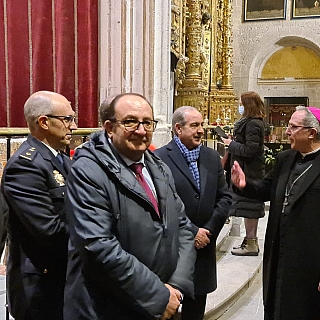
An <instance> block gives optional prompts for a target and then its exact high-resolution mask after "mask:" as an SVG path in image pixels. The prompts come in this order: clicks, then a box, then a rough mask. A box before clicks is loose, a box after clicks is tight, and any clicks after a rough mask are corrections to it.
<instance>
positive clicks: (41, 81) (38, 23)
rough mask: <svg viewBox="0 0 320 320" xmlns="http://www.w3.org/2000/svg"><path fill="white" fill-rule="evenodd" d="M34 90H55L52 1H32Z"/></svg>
mask: <svg viewBox="0 0 320 320" xmlns="http://www.w3.org/2000/svg"><path fill="white" fill-rule="evenodd" d="M31 12H32V13H31V33H30V34H31V40H32V92H35V91H39V90H49V91H54V71H53V61H54V55H53V32H52V4H51V1H38V0H32V1H31Z"/></svg>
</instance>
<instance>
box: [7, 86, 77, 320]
mask: <svg viewBox="0 0 320 320" xmlns="http://www.w3.org/2000/svg"><path fill="white" fill-rule="evenodd" d="M24 114H25V118H26V121H27V123H28V127H29V130H30V135H29V136H28V138H27V140H26V141H25V142H24V143H23V144H22V145H21V146H20V147H19V149H18V150H17V151H16V153H15V154H14V155H13V156H12V157H11V158H10V159H9V161H8V163H7V165H6V167H5V170H4V173H3V178H2V191H3V193H4V196H5V198H6V200H7V202H8V205H9V227H8V239H9V258H8V265H7V292H8V300H9V310H10V313H11V314H12V316H13V317H14V318H15V319H16V320H60V319H61V320H62V319H63V300H64V297H63V292H64V282H65V274H66V262H67V243H68V232H67V229H66V225H65V209H64V193H65V181H66V178H67V173H68V171H69V168H70V165H71V161H70V159H69V158H68V157H67V156H66V155H65V154H64V153H63V152H62V150H63V149H64V148H65V147H66V146H67V145H69V144H70V141H71V133H72V130H74V129H76V128H77V125H76V124H75V113H74V111H73V110H72V108H71V105H70V102H69V101H68V100H67V99H66V98H65V97H64V96H62V95H60V94H58V93H54V92H49V91H39V92H36V93H34V94H33V95H31V96H30V97H29V99H28V100H27V101H26V103H25V106H24Z"/></svg>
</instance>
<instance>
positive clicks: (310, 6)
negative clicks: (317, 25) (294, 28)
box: [292, 0, 320, 18]
mask: <svg viewBox="0 0 320 320" xmlns="http://www.w3.org/2000/svg"><path fill="white" fill-rule="evenodd" d="M319 17H320V0H292V18H319Z"/></svg>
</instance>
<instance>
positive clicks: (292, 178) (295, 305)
mask: <svg viewBox="0 0 320 320" xmlns="http://www.w3.org/2000/svg"><path fill="white" fill-rule="evenodd" d="M319 121H320V109H318V108H314V107H303V106H298V107H297V108H296V111H295V112H294V113H293V114H292V116H291V118H290V120H289V125H288V128H287V131H286V133H287V135H288V138H289V142H290V144H291V150H286V151H283V152H281V153H280V154H279V155H278V157H277V160H276V164H275V167H274V168H273V170H272V171H271V172H269V173H268V174H267V175H266V176H265V178H264V179H263V180H262V181H253V180H251V179H248V178H246V177H245V175H244V173H243V171H242V169H241V168H240V166H239V164H238V163H235V164H234V166H233V168H232V181H233V183H234V185H235V186H236V187H237V188H238V189H237V192H238V193H240V194H243V195H245V196H246V197H251V198H255V199H258V200H260V201H268V200H270V210H269V219H268V226H267V231H266V236H265V246H264V257H263V298H264V309H265V317H264V318H265V319H266V320H271V319H272V320H278V319H290V320H291V319H292V320H315V319H320V273H319V270H320V232H319V230H320V210H319V208H320V124H319Z"/></svg>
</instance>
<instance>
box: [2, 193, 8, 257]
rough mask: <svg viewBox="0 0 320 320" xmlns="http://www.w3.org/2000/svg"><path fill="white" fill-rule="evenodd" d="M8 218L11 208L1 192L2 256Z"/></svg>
mask: <svg viewBox="0 0 320 320" xmlns="http://www.w3.org/2000/svg"><path fill="white" fill-rule="evenodd" d="M8 216H9V208H8V205H7V203H6V200H5V199H4V197H3V194H2V192H0V255H2V252H3V249H4V246H5V243H6V238H7V224H8Z"/></svg>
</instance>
